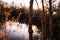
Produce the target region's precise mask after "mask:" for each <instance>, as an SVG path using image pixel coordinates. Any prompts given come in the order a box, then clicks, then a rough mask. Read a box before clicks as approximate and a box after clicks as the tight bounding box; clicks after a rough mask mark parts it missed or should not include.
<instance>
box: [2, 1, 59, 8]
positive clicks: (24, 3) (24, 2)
mask: <svg viewBox="0 0 60 40" xmlns="http://www.w3.org/2000/svg"><path fill="white" fill-rule="evenodd" d="M2 1H4V2H8V3H9V4H10V3H12V2H14V3H16V5H19V4H20V3H22V5H25V7H29V2H30V0H2ZM59 1H60V0H57V1H56V2H55V3H54V4H56V3H58V2H59ZM37 2H38V4H39V8H40V9H42V3H41V0H37ZM33 8H34V9H38V7H37V4H36V2H35V0H34V3H33Z"/></svg>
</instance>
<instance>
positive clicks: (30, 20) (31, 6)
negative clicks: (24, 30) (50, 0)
mask: <svg viewBox="0 0 60 40" xmlns="http://www.w3.org/2000/svg"><path fill="white" fill-rule="evenodd" d="M32 9H33V0H30V8H29V40H32V33H33V31H32V12H33V11H32Z"/></svg>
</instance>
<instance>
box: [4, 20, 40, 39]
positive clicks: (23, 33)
mask: <svg viewBox="0 0 60 40" xmlns="http://www.w3.org/2000/svg"><path fill="white" fill-rule="evenodd" d="M5 25H6V35H7V36H8V37H10V39H11V40H29V33H28V27H29V25H27V24H25V23H19V22H12V21H8V22H6V23H5ZM32 29H33V37H34V38H39V36H40V34H39V33H37V31H38V28H37V26H34V25H33V27H32Z"/></svg>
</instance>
